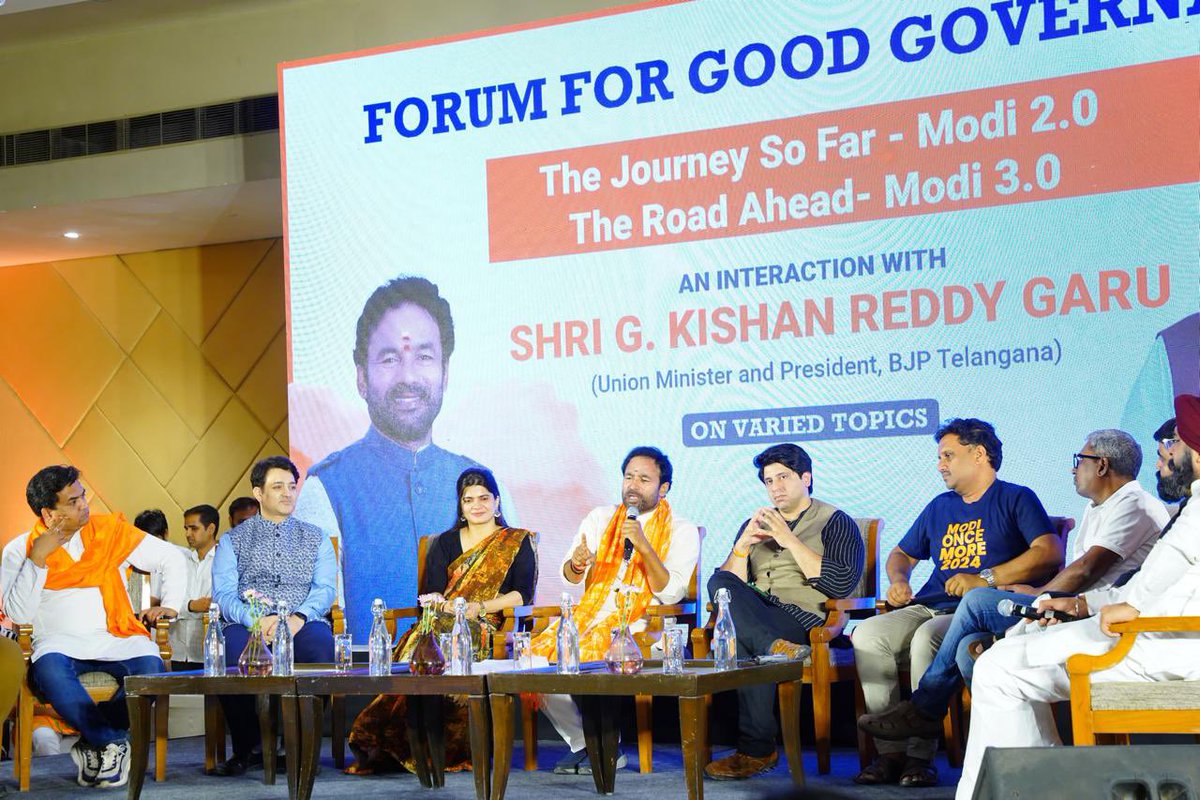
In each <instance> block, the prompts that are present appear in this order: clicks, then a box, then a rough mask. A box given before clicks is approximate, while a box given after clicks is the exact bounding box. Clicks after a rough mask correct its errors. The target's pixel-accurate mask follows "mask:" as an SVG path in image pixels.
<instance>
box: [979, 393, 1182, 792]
mask: <svg viewBox="0 0 1200 800" xmlns="http://www.w3.org/2000/svg"><path fill="white" fill-rule="evenodd" d="M1175 425H1176V429H1175V434H1174V435H1173V436H1169V437H1164V439H1163V440H1162V441H1160V442H1159V449H1158V493H1159V496H1160V497H1162V498H1163V499H1164V500H1166V501H1168V502H1173V501H1175V500H1180V501H1182V502H1181V503H1180V506H1179V512H1178V513H1177V514H1176V515H1175V517H1174V518H1172V519H1171V521H1170V522H1169V523H1168V525H1167V527H1166V528H1164V529H1163V532H1162V537H1161V538H1160V539H1159V540H1158V542H1157V543H1156V544H1155V545H1154V547H1153V549H1151V551H1150V555H1148V556H1147V557H1146V561H1145V563H1143V564H1142V567H1141V569H1140V570H1138V571H1137V572H1135V573H1134V574H1133V575H1132V577H1131V578H1130V580H1129V582H1128V583H1125V584H1124V585H1119V584H1120V581H1118V586H1117V587H1116V588H1108V589H1101V590H1093V591H1089V592H1085V593H1083V594H1080V595H1078V596H1076V597H1055V598H1038V601H1037V606H1038V607H1039V608H1040V609H1042V610H1045V609H1053V610H1056V611H1062V612H1065V613H1067V614H1070V615H1072V616H1075V617H1080V619H1077V620H1074V621H1072V622H1067V623H1062V624H1057V625H1054V627H1053V628H1049V627H1048V628H1047V629H1046V630H1044V631H1041V632H1038V633H1034V634H1030V635H1026V636H1009V637H1006V638H1004V639H1001V640H1000V641H999V642H997V643H996V646H995V647H993V648H992V649H990V650H988V651H987V652H985V653H984V654H983V655H982V656H980V658H979V663H978V664H977V665H976V667H975V678H974V681H973V682H972V685H971V732H970V736H969V738H968V740H967V752H966V754H965V756H964V757H963V771H962V778H961V779H960V780H959V783H958V792H957V795H956V797H957V798H958V800H968V799H969V798H971V797H972V795H973V794H974V790H975V783H976V781H977V779H978V777H979V767H980V764H981V763H982V761H983V754H984V751H985V750H986V749H987V748H988V747H1034V746H1039V745H1040V746H1046V745H1057V744H1059V739H1058V730H1057V727H1056V726H1055V723H1054V715H1053V713H1051V708H1050V705H1051V703H1054V702H1057V701H1061V700H1066V699H1067V698H1068V697H1069V696H1070V680H1069V678H1068V676H1067V669H1066V661H1067V659H1068V658H1069V657H1071V656H1072V655H1074V654H1076V653H1086V654H1088V655H1100V654H1102V653H1105V652H1108V651H1109V650H1110V649H1112V646H1113V644H1114V643H1115V641H1116V639H1115V637H1116V636H1117V634H1116V633H1114V632H1113V631H1112V629H1111V627H1110V626H1112V625H1113V624H1115V623H1118V622H1127V621H1129V620H1133V619H1137V618H1138V617H1139V616H1143V615H1145V616H1148V617H1167V616H1194V615H1196V614H1200V508H1198V507H1197V506H1196V504H1194V503H1192V504H1190V505H1189V501H1190V500H1192V499H1193V498H1194V497H1195V495H1196V493H1197V492H1200V480H1196V461H1197V455H1196V454H1197V452H1198V451H1200V397H1197V396H1195V395H1180V396H1178V397H1176V398H1175ZM1197 679H1200V638H1198V637H1197V636H1196V635H1195V634H1194V633H1192V632H1188V631H1183V632H1179V633H1153V634H1142V635H1140V636H1138V637H1137V638H1136V639H1135V640H1134V643H1133V646H1132V648H1131V649H1130V651H1129V653H1128V654H1127V655H1126V656H1125V658H1124V659H1122V660H1121V661H1120V662H1118V663H1117V664H1115V665H1114V666H1112V667H1110V668H1108V669H1106V670H1102V671H1100V672H1096V673H1094V674H1093V676H1092V680H1093V681H1094V682H1105V683H1109V682H1137V681H1145V682H1154V681H1167V680H1189V681H1194V680H1197Z"/></svg>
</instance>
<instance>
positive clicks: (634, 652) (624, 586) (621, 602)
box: [604, 583, 643, 675]
mask: <svg viewBox="0 0 1200 800" xmlns="http://www.w3.org/2000/svg"><path fill="white" fill-rule="evenodd" d="M613 591H614V592H616V594H617V629H616V630H615V631H614V632H613V640H612V644H610V645H609V646H608V652H607V653H605V654H604V663H605V665H606V666H607V667H608V671H609V672H612V673H616V674H621V675H637V674H638V673H639V672H641V671H642V664H643V658H642V649H641V648H640V647H638V643H637V640H636V639H634V638H633V633H631V632H630V630H629V602H630V597H631V596H632V595H633V594H634V593H635V592H637V587H635V586H632V585H631V584H628V583H618V584H617V585H616V586H615V587H613Z"/></svg>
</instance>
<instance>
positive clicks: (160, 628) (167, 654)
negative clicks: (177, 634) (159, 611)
mask: <svg viewBox="0 0 1200 800" xmlns="http://www.w3.org/2000/svg"><path fill="white" fill-rule="evenodd" d="M154 641H155V643H157V644H158V655H159V658H161V659H162V662H163V667H165V668H166V669H168V670H169V669H170V668H171V655H172V652H171V620H169V619H164V618H162V617H159V619H158V620H157V621H156V622H155V623H154Z"/></svg>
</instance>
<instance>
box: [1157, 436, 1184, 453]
mask: <svg viewBox="0 0 1200 800" xmlns="http://www.w3.org/2000/svg"><path fill="white" fill-rule="evenodd" d="M1179 441H1180V440H1179V437H1178V436H1176V437H1175V438H1174V439H1159V440H1158V443H1159V444H1160V445H1162V449H1163V450H1170V449H1171V448H1172V447H1174V446H1175V445H1177V444H1179Z"/></svg>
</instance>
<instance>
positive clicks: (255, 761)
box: [210, 753, 263, 778]
mask: <svg viewBox="0 0 1200 800" xmlns="http://www.w3.org/2000/svg"><path fill="white" fill-rule="evenodd" d="M262 765H263V757H262V753H250V754H249V755H244V756H239V755H237V754H234V755H233V756H231V757H230V758H229V759H228V760H227V761H226V762H225V763H224V764H217V766H215V767H214V768H213V771H212V772H211V773H210V774H212V775H218V776H220V777H222V778H232V777H236V776H238V775H245V774H246V770H249V769H255V768H258V767H262Z"/></svg>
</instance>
